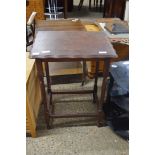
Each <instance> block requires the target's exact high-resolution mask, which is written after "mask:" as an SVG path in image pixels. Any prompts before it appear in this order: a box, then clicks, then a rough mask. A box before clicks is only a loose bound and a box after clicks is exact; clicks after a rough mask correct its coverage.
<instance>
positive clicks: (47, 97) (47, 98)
mask: <svg viewBox="0 0 155 155" xmlns="http://www.w3.org/2000/svg"><path fill="white" fill-rule="evenodd" d="M84 60H85V61H90V60H94V59H65V60H63V62H65V61H67V62H69V61H84ZM58 61H60V62H61V61H62V60H59V59H57V60H54V59H36V66H37V70H38V77H39V80H40V87H41V95H42V100H43V103H44V115H45V121H46V125H47V128H48V129H50V128H51V125H50V118H52V122H53V118H69V117H96V118H97V126H98V127H101V126H103V123H104V122H103V116H104V113H103V103H104V99H105V94H106V87H107V78H108V76H109V67H110V58H107V59H105V60H103V61H104V63H105V68H104V69H105V70H104V72H103V77H104V78H103V81H102V87H101V97H100V100H99V99H98V96H97V82H98V66H99V60H98V59H96V74H95V81H94V89H93V90H85V91H68V92H66V91H65V92H54V91H52V90H51V83H52V82H51V80H50V76H49V68H48V62H58ZM100 61H101V60H100ZM43 63H45V70H46V76H47V87H48V91H47V93H46V90H45V84H44V79H43V77H44V71H43ZM88 93H92V94H93V102H94V103H96V104H97V113H79V114H66V115H62V114H55V111H54V103H53V102H52V95H54V94H88ZM49 107H51V108H52V109H51V112H50V108H49Z"/></svg>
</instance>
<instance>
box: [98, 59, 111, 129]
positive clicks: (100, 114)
mask: <svg viewBox="0 0 155 155" xmlns="http://www.w3.org/2000/svg"><path fill="white" fill-rule="evenodd" d="M104 64H105V67H104V71H103V77H104V78H103V82H102V87H101V98H100V100H99V105H98V127H100V126H102V125H103V123H104V122H103V119H102V118H103V115H104V113H103V109H102V108H103V105H104V102H105V97H106V88H107V79H108V76H109V68H110V59H105V61H104Z"/></svg>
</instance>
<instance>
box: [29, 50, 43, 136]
mask: <svg viewBox="0 0 155 155" xmlns="http://www.w3.org/2000/svg"><path fill="white" fill-rule="evenodd" d="M28 57H29V53H28V52H27V53H26V133H28V134H30V135H31V136H32V137H36V125H37V117H38V113H39V109H40V104H41V92H40V85H39V79H38V76H37V70H36V65H35V60H32V59H29V58H28Z"/></svg>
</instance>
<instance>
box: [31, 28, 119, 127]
mask: <svg viewBox="0 0 155 155" xmlns="http://www.w3.org/2000/svg"><path fill="white" fill-rule="evenodd" d="M60 45H61V46H60ZM48 50H49V51H50V52H49V53H48V54H47V53H46V52H45V53H42V54H41V53H40V52H41V51H48ZM99 51H106V52H107V53H102V54H99ZM53 52H55V53H53ZM34 53H40V56H38V55H36V54H34ZM116 56H117V55H116V53H115V51H114V49H113V47H112V45H111V44H110V42H109V40H108V38H107V37H106V35H105V34H104V33H95V32H84V31H83V32H80V31H79V32H76V31H74V32H72V31H71V32H70V31H66V32H65V31H61V32H59V31H53V32H52V31H41V32H38V34H37V36H36V40H35V42H34V46H33V49H32V51H31V53H30V57H31V58H35V59H36V64H37V71H38V76H39V79H40V87H41V94H42V99H43V101H44V112H45V120H46V124H47V128H50V123H49V122H50V119H49V118H50V117H51V121H52V122H53V119H54V118H63V117H68V118H69V117H96V118H97V125H98V126H102V125H103V111H102V106H103V103H104V98H105V93H106V91H105V90H106V84H107V76H108V70H109V62H110V59H111V58H114V57H116ZM86 60H95V61H97V64H98V61H99V60H102V61H104V60H105V64H106V65H105V70H104V74H103V76H104V79H103V83H102V89H101V98H100V100H99V99H98V96H97V75H98V74H97V72H98V65H97V67H96V78H95V82H94V90H86V91H81V92H79V91H73V92H52V91H51V90H50V93H48V94H46V92H45V85H44V82H43V76H44V75H43V66H42V64H43V63H45V70H47V69H48V67H47V66H46V65H48V63H47V62H52V61H86ZM46 72H47V75H48V71H46ZM48 76H49V75H48ZM47 81H48V80H47ZM50 82H51V81H50ZM50 82H48V83H50ZM50 84H51V83H50ZM66 93H69V94H72V93H73V94H75V93H76V94H86V93H93V95H94V100H95V102H96V104H97V113H96V114H90V113H85V114H83V113H82V114H81V113H78V114H55V111H54V103H53V102H52V95H53V94H66ZM49 104H50V106H49ZM52 122H51V123H52Z"/></svg>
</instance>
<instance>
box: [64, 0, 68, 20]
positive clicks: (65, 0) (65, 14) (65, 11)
mask: <svg viewBox="0 0 155 155" xmlns="http://www.w3.org/2000/svg"><path fill="white" fill-rule="evenodd" d="M67 2H68V0H64V18H65V19H66V18H67V9H68V8H67V7H68V6H67Z"/></svg>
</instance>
